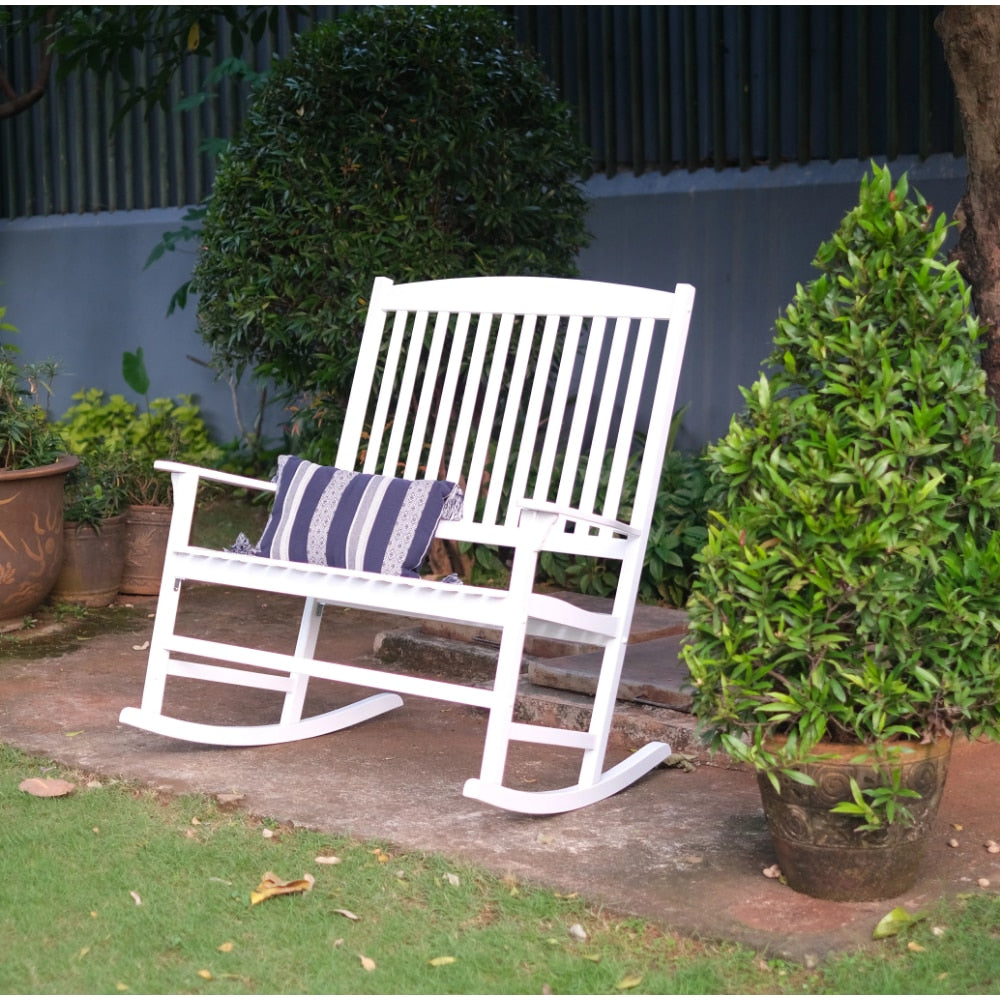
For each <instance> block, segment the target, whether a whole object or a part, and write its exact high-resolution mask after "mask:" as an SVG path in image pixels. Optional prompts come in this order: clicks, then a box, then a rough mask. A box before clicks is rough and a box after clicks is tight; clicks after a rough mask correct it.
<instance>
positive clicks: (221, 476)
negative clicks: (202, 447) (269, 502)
mask: <svg viewBox="0 0 1000 1000" xmlns="http://www.w3.org/2000/svg"><path fill="white" fill-rule="evenodd" d="M153 467H154V468H156V469H159V470H160V471H161V472H171V473H175V472H181V473H185V474H187V475H195V476H197V477H198V478H199V479H208V480H210V481H211V482H213V483H223V484H225V485H227V486H237V487H240V488H242V489H248V490H264V491H266V492H268V493H274V492H276V491H277V489H278V486H277V484H276V483H272V482H269V481H268V480H266V479H251V478H250V477H249V476H238V475H236V474H235V473H233V472H222V471H220V470H218V469H206V468H202V467H201V466H198V465H187V464H185V463H184V462H168V461H165V460H163V459H157V461H155V462H154V463H153Z"/></svg>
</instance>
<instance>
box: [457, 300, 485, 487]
mask: <svg viewBox="0 0 1000 1000" xmlns="http://www.w3.org/2000/svg"><path fill="white" fill-rule="evenodd" d="M492 326H493V317H492V315H490V314H489V313H481V314H480V316H479V320H478V321H477V323H476V333H475V336H474V337H473V340H472V353H471V355H470V358H469V367H468V370H467V371H466V375H465V385H464V388H463V391H462V405H461V408H460V409H459V413H458V422H457V424H456V425H455V436H454V443H453V444H452V448H451V457H450V461H449V462H448V472H447V476H448V479H450V480H452V482H460V481H462V480H463V479H464V481H465V494H466V496H469V497H476V496H478V495H479V487H480V478H477V477H475V476H473V475H472V473H471V471H468V472H467V467H466V463H465V455H466V453H467V451H468V447H469V440H470V438H471V436H472V426H473V422H474V420H475V417H476V406H477V403H478V397H479V386H480V385H481V380H482V377H483V366H484V365H485V363H486V348H487V346H488V344H489V339H490V329H491V327H492ZM479 475H480V476H481V475H482V470H480V473H479Z"/></svg>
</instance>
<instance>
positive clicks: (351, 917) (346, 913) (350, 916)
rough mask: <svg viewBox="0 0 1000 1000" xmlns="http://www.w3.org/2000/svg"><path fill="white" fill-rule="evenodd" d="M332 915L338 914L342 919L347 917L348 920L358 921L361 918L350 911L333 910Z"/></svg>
mask: <svg viewBox="0 0 1000 1000" xmlns="http://www.w3.org/2000/svg"><path fill="white" fill-rule="evenodd" d="M333 912H334V913H339V914H340V915H341V916H342V917H347V919H348V920H360V919H361V918H360V917H359V916H358V915H357V914H356V913H351V911H350V910H334V911H333Z"/></svg>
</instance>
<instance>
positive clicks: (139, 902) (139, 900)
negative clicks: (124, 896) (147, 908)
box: [129, 889, 142, 906]
mask: <svg viewBox="0 0 1000 1000" xmlns="http://www.w3.org/2000/svg"><path fill="white" fill-rule="evenodd" d="M129 895H130V896H131V897H132V900H133V901H134V902H135V905H136V906H142V896H140V895H139V893H137V892H136V891H135V890H134V889H133V890H132V891H131V892H130V893H129Z"/></svg>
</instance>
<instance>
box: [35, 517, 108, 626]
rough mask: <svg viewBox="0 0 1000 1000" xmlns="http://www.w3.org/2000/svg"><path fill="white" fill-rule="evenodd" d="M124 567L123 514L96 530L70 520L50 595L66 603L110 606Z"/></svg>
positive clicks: (100, 525)
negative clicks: (61, 560)
mask: <svg viewBox="0 0 1000 1000" xmlns="http://www.w3.org/2000/svg"><path fill="white" fill-rule="evenodd" d="M124 566H125V515H124V514H119V515H118V516H117V517H109V518H105V519H104V520H103V521H101V523H100V524H99V525H98V527H97V528H96V529H95V528H94V527H92V526H91V525H89V524H77V523H76V522H75V521H67V522H66V524H65V525H64V527H63V563H62V569H61V570H60V571H59V576H58V577H57V579H56V583H55V586H54V587H53V588H52V593H51V595H50V596H51V597H52V598H53V599H54V600H57V601H63V602H64V603H66V604H82V605H83V606H84V607H87V608H104V607H107V606H108V605H109V604H110V603H111V602H112V601H113V600H114V599H115V598H116V597H117V596H118V590H119V587H120V586H121V582H122V570H123V569H124Z"/></svg>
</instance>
